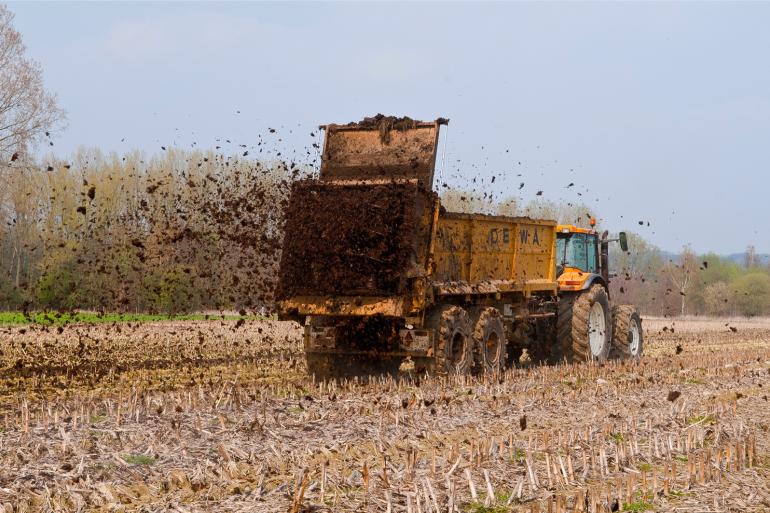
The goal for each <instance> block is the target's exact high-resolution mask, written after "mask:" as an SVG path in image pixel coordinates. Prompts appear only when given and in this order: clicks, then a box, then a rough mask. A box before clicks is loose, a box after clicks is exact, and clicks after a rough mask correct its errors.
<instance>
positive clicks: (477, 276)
mask: <svg viewBox="0 0 770 513" xmlns="http://www.w3.org/2000/svg"><path fill="white" fill-rule="evenodd" d="M555 226H556V223H555V222H553V221H540V220H534V219H529V218H520V217H502V216H485V215H479V214H455V213H445V214H442V215H441V216H440V217H439V220H438V226H437V229H436V244H435V247H434V261H435V264H436V268H435V272H434V275H433V280H434V281H435V282H438V283H445V284H447V286H445V287H443V288H440V289H439V290H447V291H449V290H462V286H461V284H462V283H466V284H469V285H471V286H472V287H471V289H473V290H475V289H478V290H479V291H481V288H480V287H477V285H479V284H484V283H490V284H494V288H496V289H499V290H500V291H505V290H508V291H513V290H518V291H533V290H555V289H556V281H555V251H556V247H555V245H556V237H555ZM458 287H459V288H458Z"/></svg>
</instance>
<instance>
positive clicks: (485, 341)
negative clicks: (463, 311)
mask: <svg viewBox="0 0 770 513" xmlns="http://www.w3.org/2000/svg"><path fill="white" fill-rule="evenodd" d="M474 318H475V319H476V323H475V326H474V328H473V343H474V347H475V356H476V365H477V366H478V368H479V369H480V370H481V371H482V372H487V373H499V372H501V371H502V370H503V369H504V368H505V364H506V362H507V360H508V351H507V349H508V340H507V339H506V336H505V325H504V324H503V318H502V316H501V315H500V311H499V310H498V309H497V308H492V307H486V308H481V309H479V310H476V311H474Z"/></svg>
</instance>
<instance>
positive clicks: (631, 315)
mask: <svg viewBox="0 0 770 513" xmlns="http://www.w3.org/2000/svg"><path fill="white" fill-rule="evenodd" d="M643 351H644V337H643V335H642V318H641V317H640V316H639V310H638V309H637V308H636V306H634V305H617V306H614V307H612V357H613V358H623V359H627V358H630V359H632V360H639V359H640V358H641V357H642V352H643Z"/></svg>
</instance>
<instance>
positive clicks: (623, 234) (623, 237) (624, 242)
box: [618, 232, 628, 251]
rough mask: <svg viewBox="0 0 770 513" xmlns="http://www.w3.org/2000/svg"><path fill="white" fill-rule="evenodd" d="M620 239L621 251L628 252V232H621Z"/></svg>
mask: <svg viewBox="0 0 770 513" xmlns="http://www.w3.org/2000/svg"><path fill="white" fill-rule="evenodd" d="M618 239H619V240H620V249H622V250H623V251H628V237H626V232H620V233H619V234H618Z"/></svg>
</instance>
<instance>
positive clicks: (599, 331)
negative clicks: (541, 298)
mask: <svg viewBox="0 0 770 513" xmlns="http://www.w3.org/2000/svg"><path fill="white" fill-rule="evenodd" d="M611 333H612V324H611V318H610V304H609V299H608V297H607V291H606V290H605V289H604V287H603V286H601V285H599V284H596V285H592V286H591V288H589V289H588V290H586V291H584V292H580V293H577V294H571V293H565V294H563V295H561V296H560V297H559V313H558V317H557V320H556V338H557V344H558V345H559V348H560V349H561V353H562V356H563V357H564V358H566V359H567V361H569V362H584V361H591V360H595V361H600V362H603V361H605V360H606V359H607V356H608V355H609V352H610V345H611Z"/></svg>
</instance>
